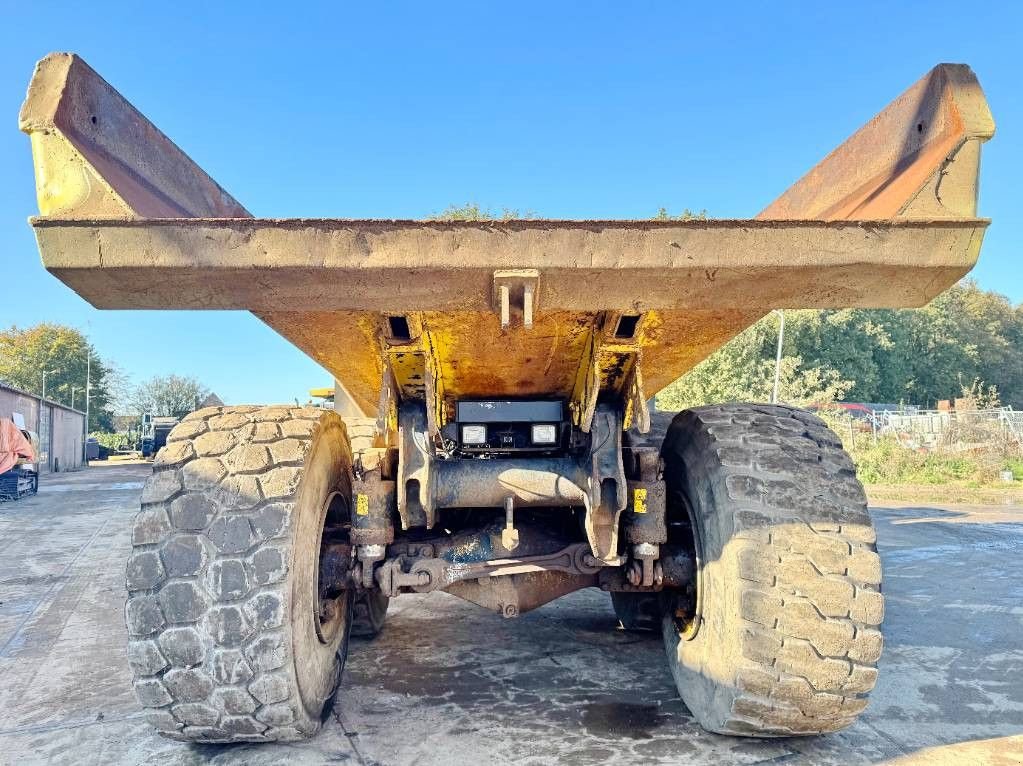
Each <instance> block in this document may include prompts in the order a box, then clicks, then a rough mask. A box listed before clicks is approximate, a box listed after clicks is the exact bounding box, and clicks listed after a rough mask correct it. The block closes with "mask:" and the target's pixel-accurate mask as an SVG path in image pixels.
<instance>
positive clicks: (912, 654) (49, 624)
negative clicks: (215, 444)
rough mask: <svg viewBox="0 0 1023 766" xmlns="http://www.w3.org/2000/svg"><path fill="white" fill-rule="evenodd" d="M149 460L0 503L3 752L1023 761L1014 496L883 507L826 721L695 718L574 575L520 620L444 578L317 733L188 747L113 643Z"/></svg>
mask: <svg viewBox="0 0 1023 766" xmlns="http://www.w3.org/2000/svg"><path fill="white" fill-rule="evenodd" d="M147 472H148V468H146V467H145V466H121V467H115V466H106V467H101V468H100V467H97V468H92V469H89V470H88V471H82V472H80V473H77V474H64V475H61V476H59V477H56V478H54V479H47V480H45V481H44V484H43V488H42V490H41V491H40V493H39V495H38V496H37V497H35V498H30V499H26V500H22V501H19V502H17V503H6V504H0V763H5V764H6V763H10V764H26V763H45V762H55V763H75V764H92V763H103V764H108V763H142V762H149V763H157V762H158V763H161V764H197V763H207V762H212V763H218V764H219V763H222V764H243V763H244V764H262V763H281V762H285V761H286V762H288V763H314V764H322V763H352V764H388V765H390V764H422V765H424V766H425V765H426V764H445V766H456V764H491V763H525V764H548V763H550V764H554V763H557V764H599V763H631V764H641V763H672V764H689V763H691V764H730V763H745V764H753V763H784V764H801V763H810V764H818V763H833V764H843V765H844V764H857V763H884V762H894V763H898V764H904V763H911V762H912V763H917V762H918V763H934V762H944V763H948V764H968V763H994V764H1016V763H1020V762H1023V508H1019V507H1001V508H994V507H985V508H966V507H959V508H955V509H941V508H933V507H930V508H890V509H889V508H878V509H876V510H875V512H874V516H875V519H876V522H877V524H878V534H879V538H880V546H881V555H882V558H883V560H884V564H885V566H886V578H887V579H886V581H885V590H886V593H887V596H888V619H887V622H886V623H885V626H884V632H885V639H886V648H885V654H884V657H883V658H882V672H881V678H880V681H879V683H878V688H877V691H876V692H875V695H874V697H873V702H872V703H871V706H870V707H869V708H868V710H867V713H866V714H865V716H864V717H863V719H862V720H861V721H860V722H859V723H857V724H856V725H855V726H854V727H853V728H851V729H849V730H847V731H845V732H843V733H840V734H837V735H832V736H830V737H821V738H814V739H795V740H774V741H753V740H742V739H733V738H729V737H719V736H715V735H711V734H707V733H705V732H703V731H702V730H701V729H699V727H697V726H696V725H695V724H694V723H693V722H692V721H691V719H690V717H689V715H688V712H687V711H686V709H685V707H684V706H683V705H682V703H681V702H680V701H679V699H678V698H677V696H676V693H675V689H674V688H673V686H672V682H671V676H670V675H669V672H668V669H667V666H666V664H665V662H664V660H663V658H662V650H661V645H660V640H659V639H658V638H656V637H649V638H648V637H644V636H637V635H632V634H628V633H624V632H622V631H619V630H616V622H615V619H614V617H613V615H612V612H611V608H610V604H609V600H608V598H607V596H606V594H603V593H599V592H596V591H592V592H590V591H584V592H580V593H577V594H574V595H573V596H570V597H568V598H566V599H563V600H562V601H559V602H555V603H553V604H550V605H548V606H546V607H544V608H541V609H539V610H537V611H535V612H532V613H530V614H527V615H525V616H524V617H522V618H519V619H517V620H507V621H505V620H501V619H499V618H497V617H494V616H492V615H490V614H488V613H485V612H483V611H481V610H478V609H477V608H476V607H473V606H472V605H470V604H467V603H464V602H462V601H459V600H458V599H455V598H454V597H451V596H447V595H445V594H432V595H430V596H426V597H418V596H406V597H402V598H400V599H398V600H397V601H396V602H394V604H393V607H392V611H391V613H390V615H389V621H388V625H387V627H386V629H385V631H384V633H383V634H382V635H381V636H380V638H379V639H377V640H376V641H375V642H373V643H366V642H355V643H354V644H353V647H352V653H351V658H350V660H349V665H348V668H347V670H346V674H345V688H344V691H343V693H342V695H341V698H340V701H339V703H338V705H337V706H336V708H335V711H334V715H333V717H332V718H331V720H330V721H329V722H328V724H327V726H326V728H325V729H324V731H323V733H322V734H321V735H320V736H318V737H317V738H316V739H314V740H312V741H310V742H307V743H302V744H298V745H289V746H274V745H270V746H254V747H249V746H204V747H197V746H188V745H182V744H179V743H174V742H169V741H165V740H163V739H161V738H159V737H157V736H155V735H153V734H151V733H150V732H149V729H148V727H147V725H146V723H145V722H144V721H143V720H142V719H141V716H140V713H139V711H138V709H137V707H136V704H135V699H134V695H133V693H132V691H131V688H130V684H129V677H128V672H127V669H126V664H125V662H124V660H123V656H122V655H123V651H124V645H125V641H126V638H125V632H124V626H123V623H122V617H121V610H122V603H123V574H122V573H123V569H124V560H125V557H126V554H127V551H128V530H129V521H130V519H131V517H132V514H133V513H134V512H135V509H136V505H137V502H138V495H139V491H140V489H141V485H142V482H143V480H144V479H145V476H146V474H147Z"/></svg>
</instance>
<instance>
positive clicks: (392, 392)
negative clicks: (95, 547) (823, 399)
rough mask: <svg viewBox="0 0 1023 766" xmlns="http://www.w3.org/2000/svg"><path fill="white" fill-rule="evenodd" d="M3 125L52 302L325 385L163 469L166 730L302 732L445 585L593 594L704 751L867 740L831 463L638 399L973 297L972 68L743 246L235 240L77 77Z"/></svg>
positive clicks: (855, 568)
mask: <svg viewBox="0 0 1023 766" xmlns="http://www.w3.org/2000/svg"><path fill="white" fill-rule="evenodd" d="M21 127H22V130H24V131H25V132H27V133H28V134H29V136H30V138H31V142H32V150H33V156H34V159H35V169H36V183H37V191H38V200H39V208H40V213H41V215H40V216H39V217H37V218H33V219H32V222H31V223H32V225H33V227H34V229H35V233H36V236H37V239H38V243H39V248H40V252H41V254H42V259H43V263H44V265H45V266H46V268H47V269H48V270H49V271H50V272H51V273H52V274H54V275H55V276H56V277H57V278H58V279H60V280H62V281H63V282H65V283H66V284H67V285H68V286H70V287H71V288H72V289H74V290H75V291H76V292H78V293H79V294H80V295H81V296H82V297H84V298H85V299H86V300H88V301H89V302H90V303H91V304H92V305H94V306H97V307H99V308H111V309H114V308H120V309H129V308H134V309H244V310H248V311H251V312H253V313H254V314H255V315H256V316H258V317H259V318H260V319H261V320H263V321H264V322H266V323H267V324H268V325H269V326H271V327H272V328H273V329H275V330H276V331H277V332H279V333H280V334H281V335H283V336H284V337H285V338H287V339H288V340H290V341H291V342H292V343H294V344H295V345H296V346H297V347H298V348H300V349H301V350H302V351H303V352H305V353H306V354H308V355H309V356H310V357H311V358H312V359H314V360H316V361H317V362H319V363H320V364H321V365H322V366H323V367H325V368H326V369H327V370H329V371H330V372H331V373H332V374H333V375H334V377H335V378H336V379H337V381H338V386H337V396H336V411H325V410H322V409H316V408H303V407H259V406H237V407H213V408H207V409H202V410H199V411H197V412H195V413H192V414H191V415H189V416H188V417H186V418H185V419H184V420H183V421H182V422H181V423H180V424H178V425H177V426H176V427H175V428H174V430H173V431H172V432H171V433H170V435H169V437H168V439H167V444H166V446H165V447H164V448H163V449H162V450H160V452H159V454H158V455H157V456H156V460H155V464H154V468H153V475H152V478H151V479H150V480H149V481H148V482H147V484H146V486H145V489H144V491H143V494H142V509H141V511H140V513H139V515H138V517H137V518H136V520H135V523H134V527H133V529H132V545H133V551H132V553H131V556H130V558H129V560H128V564H127V588H128V601H127V606H126V609H125V618H126V622H127V628H128V635H129V642H128V661H129V662H130V664H131V667H132V669H133V671H134V678H135V680H134V683H135V689H136V691H137V693H138V697H139V700H140V702H141V703H142V705H143V706H144V707H145V709H146V710H147V713H148V716H149V719H150V721H151V722H152V724H153V725H154V726H155V727H156V729H157V730H158V731H159V732H160V733H162V734H164V735H166V736H168V737H172V738H176V739H181V740H190V741H196V742H233V741H272V740H287V739H294V738H299V737H304V736H309V735H311V734H313V733H314V732H315V731H316V730H317V729H318V728H319V726H320V723H321V721H322V720H323V718H324V716H325V715H326V713H327V712H328V711H329V707H330V704H331V702H332V700H333V699H334V698H335V695H337V694H344V685H343V683H341V682H340V679H341V670H342V667H343V664H344V658H345V656H346V653H347V647H348V640H349V635H350V633H351V632H352V631H356V632H359V633H361V634H363V635H368V636H372V635H375V634H376V633H377V632H379V631H380V630H381V628H382V626H383V624H384V619H385V615H386V612H387V607H388V603H389V600H390V599H392V598H396V597H400V596H402V595H403V594H407V593H427V592H430V591H435V590H444V591H447V592H448V593H452V594H454V595H457V596H460V597H461V598H464V599H467V600H469V601H471V602H473V603H476V604H478V605H480V606H482V607H483V608H485V609H489V610H491V611H493V612H494V613H495V614H497V615H502V616H504V617H515V616H517V615H520V614H522V613H523V612H526V611H529V610H531V609H534V608H536V607H538V606H541V605H542V604H545V603H547V602H549V601H551V600H553V599H555V598H558V597H560V596H562V595H565V594H567V593H570V592H572V591H575V590H578V589H581V588H589V587H596V588H600V589H602V590H604V591H607V592H608V593H609V594H610V598H611V600H612V603H613V605H614V609H615V611H616V613H617V615H618V617H619V618H620V620H621V622H622V624H623V626H624V627H625V628H627V629H634V630H653V631H657V632H660V633H662V635H663V636H664V644H665V649H666V653H667V661H668V665H669V667H670V669H671V672H672V674H673V675H674V677H675V680H676V682H677V684H678V690H679V693H680V694H681V696H682V699H683V700H684V701H685V703H686V705H687V707H688V708H689V709H690V710H691V711H692V713H693V715H694V716H695V717H696V718H697V719H698V720H699V722H700V723H701V724H702V725H703V726H704V727H706V728H707V729H709V730H711V731H716V732H721V733H726V734H740V735H751V736H779V735H780V736H784V735H791V734H818V733H822V732H830V731H834V730H836V729H840V728H842V727H844V726H847V725H848V724H849V723H851V722H852V721H853V720H854V719H855V718H856V716H857V715H858V714H859V713H860V712H861V711H862V710H863V709H864V707H865V706H866V704H867V697H868V694H869V693H870V691H871V689H872V688H873V686H874V683H875V680H876V678H877V662H878V658H879V657H880V654H881V648H882V636H881V631H880V626H881V622H882V618H883V614H884V600H883V597H882V595H881V566H880V560H879V558H878V555H877V551H876V547H875V537H874V532H873V529H872V526H871V521H870V517H869V515H868V513H867V506H866V498H865V496H864V493H863V489H862V487H861V486H860V483H859V482H858V481H857V479H856V474H855V469H854V467H853V464H852V462H851V461H850V459H849V456H848V455H847V454H846V453H845V452H844V451H843V449H842V446H841V443H840V442H839V440H838V439H837V438H836V436H835V435H834V434H833V433H832V432H831V431H830V430H828V428H827V426H826V425H825V424H824V423H823V422H822V421H821V420H819V419H818V418H817V417H815V416H814V415H812V414H809V413H807V412H804V411H801V410H799V409H796V408H793V407H787V406H782V405H765V404H740V403H722V404H717V405H710V406H705V407H698V408H695V409H692V410H688V411H685V412H681V413H678V414H677V415H675V416H674V417H669V418H664V417H662V414H660V413H651V412H650V411H649V408H648V404H647V403H648V401H649V400H650V399H651V397H652V396H653V395H654V394H655V393H656V392H657V391H658V390H660V389H661V388H663V387H664V386H665V385H667V384H668V383H669V382H671V381H672V380H674V379H676V378H677V377H679V376H680V375H682V374H684V373H685V372H687V371H688V370H689V369H691V368H692V367H693V366H694V365H696V364H697V363H698V362H699V361H701V360H702V359H704V358H706V357H707V356H708V355H709V354H710V353H712V352H713V351H714V350H715V349H716V348H718V347H719V346H720V345H721V344H723V343H725V342H726V341H728V340H729V339H730V338H732V337H734V336H735V335H736V334H737V333H739V332H741V331H742V330H743V329H744V328H746V327H747V326H749V325H750V324H752V323H753V322H755V321H756V320H757V319H758V318H760V317H761V316H763V315H764V314H765V313H767V312H768V311H770V310H772V309H775V308H796V307H807V308H840V307H851V306H862V307H899V306H922V305H924V304H925V303H927V302H928V301H929V300H930V299H932V298H933V297H934V296H936V295H937V294H938V293H940V292H941V291H942V290H944V289H946V288H947V287H949V286H950V285H952V284H954V283H955V282H956V281H957V280H958V279H960V278H961V277H962V276H963V275H964V274H966V273H967V272H968V271H969V269H970V268H971V267H972V265H973V264H974V262H975V260H976V258H977V256H978V254H979V251H980V246H981V240H982V238H983V235H984V230H985V227H986V226H987V221H985V220H983V219H979V218H977V217H976V205H977V179H978V170H979V162H980V146H981V144H982V143H983V142H984V141H985V140H987V139H988V138H990V137H991V136H992V134H993V132H994V125H993V122H992V120H991V115H990V113H989V112H988V109H987V105H986V102H985V100H984V96H983V93H982V92H981V90H980V87H979V85H978V84H977V81H976V79H975V77H974V75H973V73H972V72H971V71H970V69H969V68H968V67H966V66H962V65H950V64H943V65H940V66H938V67H936V68H935V69H933V70H932V71H931V72H929V73H928V74H927V75H926V76H924V77H923V78H922V79H921V80H920V81H919V82H917V83H916V84H915V85H913V86H912V87H911V88H909V90H907V91H906V92H905V93H903V94H902V95H901V96H900V97H899V98H897V99H896V100H895V101H894V102H892V103H891V104H890V105H889V106H888V107H887V108H886V109H885V110H884V111H882V112H881V113H880V114H878V116H877V117H875V118H874V119H873V120H871V121H870V122H869V123H868V124H867V125H866V126H864V127H863V128H862V129H861V130H859V131H858V132H857V133H855V134H854V135H853V136H852V137H851V138H850V139H849V140H848V141H846V142H845V143H844V144H842V145H841V146H840V147H839V148H838V149H836V150H835V151H834V152H833V153H832V154H830V155H828V157H827V158H825V159H824V160H823V161H822V162H821V163H820V164H819V165H817V166H816V167H815V168H813V169H812V170H811V171H810V172H809V173H808V174H807V175H806V176H804V177H803V178H802V179H801V180H800V181H798V182H797V183H796V184H795V185H794V186H793V187H792V188H790V189H789V190H788V191H787V192H785V193H784V194H783V195H782V196H781V197H779V198H778V199H777V200H776V201H775V202H774V203H773V204H771V205H770V206H769V207H768V208H767V209H765V210H764V211H763V212H762V213H761V214H760V215H759V216H757V217H756V218H754V219H750V220H708V221H704V220H697V221H682V222H680V221H622V220H617V221H550V220H511V221H500V222H493V221H485V222H443V221H404V220H344V219H338V220H334V219H330V220H310V219H298V220H270V219H258V218H252V217H251V216H250V215H249V214H248V212H247V211H246V210H245V209H244V208H243V207H242V206H241V205H240V204H239V203H238V202H237V201H235V200H234V198H233V197H231V196H230V195H229V194H227V192H225V191H224V190H223V189H221V188H220V187H219V186H218V185H217V184H216V183H215V182H214V181H213V180H212V179H211V178H209V176H207V175H206V174H205V173H204V172H203V171H202V170H201V169H200V168H198V167H197V166H196V165H195V164H194V163H193V162H192V161H191V160H190V159H189V158H188V157H187V156H186V155H185V154H184V153H183V152H182V151H181V150H180V149H178V148H177V147H176V146H175V145H174V144H173V143H171V141H170V140H169V139H168V138H167V137H165V136H164V135H163V134H162V133H160V132H159V131H158V130H157V129H156V128H155V127H154V126H153V125H152V124H150V123H149V122H148V121H147V120H146V119H145V117H143V116H142V115H141V114H140V113H139V112H137V111H136V110H135V109H134V108H133V107H132V106H131V105H130V104H129V103H128V102H127V101H125V100H124V99H123V98H122V97H121V96H120V95H119V94H118V93H117V92H116V91H115V90H114V89H113V88H112V87H111V86H110V85H108V84H107V83H106V82H105V81H104V80H102V79H101V78H100V77H99V76H98V75H97V74H96V73H95V72H94V71H93V70H92V69H90V68H89V67H88V66H87V65H86V64H85V63H84V62H83V61H82V60H81V59H79V58H77V57H75V56H73V55H68V54H54V55H51V56H48V57H47V58H45V59H43V60H42V61H41V62H40V63H39V64H38V66H37V69H36V72H35V76H34V78H33V80H32V84H31V85H30V88H29V92H28V97H27V99H26V102H25V105H24V107H23V109H22V114H21ZM662 421H663V422H662ZM426 603H427V604H428V603H429V602H426ZM424 641H426V642H428V641H429V637H428V636H427V637H424ZM367 651H371V649H367Z"/></svg>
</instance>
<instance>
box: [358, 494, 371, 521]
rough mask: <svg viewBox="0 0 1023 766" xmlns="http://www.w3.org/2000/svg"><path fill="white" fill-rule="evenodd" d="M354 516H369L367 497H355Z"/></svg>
mask: <svg viewBox="0 0 1023 766" xmlns="http://www.w3.org/2000/svg"><path fill="white" fill-rule="evenodd" d="M355 515H356V516H369V495H356V496H355Z"/></svg>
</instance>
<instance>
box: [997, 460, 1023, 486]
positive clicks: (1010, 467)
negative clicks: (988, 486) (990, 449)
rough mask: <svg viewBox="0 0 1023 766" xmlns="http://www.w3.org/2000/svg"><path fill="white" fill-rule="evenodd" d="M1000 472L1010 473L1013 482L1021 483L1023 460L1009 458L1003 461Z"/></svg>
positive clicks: (1022, 478) (1022, 479)
mask: <svg viewBox="0 0 1023 766" xmlns="http://www.w3.org/2000/svg"><path fill="white" fill-rule="evenodd" d="M1002 470H1005V471H1012V479H1013V481H1023V458H1018V457H1011V458H1009V459H1008V460H1006V461H1005V466H1004V468H1003V469H1002Z"/></svg>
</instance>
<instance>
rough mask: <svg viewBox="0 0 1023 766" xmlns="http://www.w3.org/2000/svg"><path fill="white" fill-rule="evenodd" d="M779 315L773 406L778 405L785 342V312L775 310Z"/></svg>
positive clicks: (772, 393) (772, 396) (772, 395)
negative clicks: (783, 344) (782, 352)
mask: <svg viewBox="0 0 1023 766" xmlns="http://www.w3.org/2000/svg"><path fill="white" fill-rule="evenodd" d="M774 313H775V314H777V315H778V353H777V354H776V355H775V357H774V390H773V391H772V392H771V404H777V403H778V380H779V378H780V377H781V346H782V343H784V342H785V311H784V310H783V309H775V310H774Z"/></svg>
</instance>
